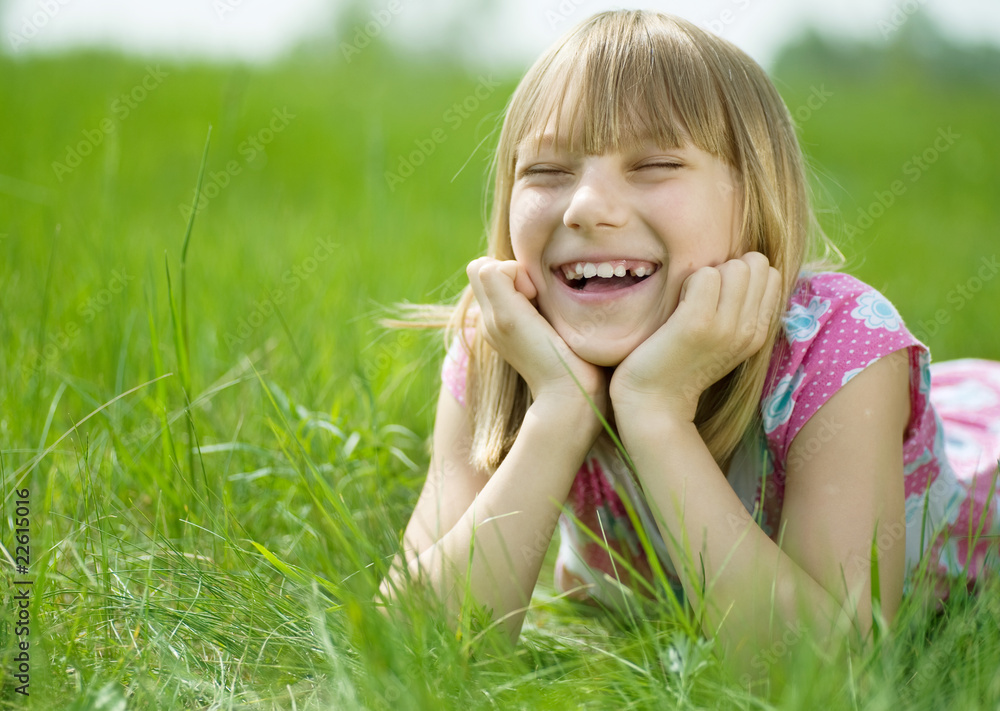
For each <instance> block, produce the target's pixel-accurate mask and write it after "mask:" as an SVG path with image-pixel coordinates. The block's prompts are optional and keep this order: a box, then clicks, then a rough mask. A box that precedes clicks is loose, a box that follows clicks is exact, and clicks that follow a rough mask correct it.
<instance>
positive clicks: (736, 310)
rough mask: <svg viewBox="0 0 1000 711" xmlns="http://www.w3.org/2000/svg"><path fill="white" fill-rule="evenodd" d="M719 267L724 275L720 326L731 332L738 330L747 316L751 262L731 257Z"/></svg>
mask: <svg viewBox="0 0 1000 711" xmlns="http://www.w3.org/2000/svg"><path fill="white" fill-rule="evenodd" d="M717 269H718V270H719V274H721V275H722V286H721V290H720V293H719V316H718V318H719V324H720V328H723V329H727V330H728V331H729V332H733V331H738V329H740V328H741V327H742V325H743V321H744V319H745V317H746V310H745V308H746V304H747V300H748V296H747V294H748V291H749V287H750V285H751V279H752V276H753V275H752V273H751V267H750V264H748V263H747V262H745V261H744V260H742V259H731V260H729V261H728V262H726V263H725V264H721V265H719V266H718V267H717Z"/></svg>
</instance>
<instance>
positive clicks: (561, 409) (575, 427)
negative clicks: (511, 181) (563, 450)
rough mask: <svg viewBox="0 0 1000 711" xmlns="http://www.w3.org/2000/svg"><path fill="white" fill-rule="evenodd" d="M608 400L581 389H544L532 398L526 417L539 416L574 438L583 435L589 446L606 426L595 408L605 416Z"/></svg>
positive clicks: (543, 420) (542, 420) (541, 419)
mask: <svg viewBox="0 0 1000 711" xmlns="http://www.w3.org/2000/svg"><path fill="white" fill-rule="evenodd" d="M588 398H589V399H588ZM606 400H607V398H606V397H602V396H597V397H593V396H590V395H587V394H584V393H583V392H581V391H580V390H575V391H572V392H563V391H557V390H549V391H543V392H541V393H539V394H538V397H536V398H534V399H533V401H532V403H531V406H530V407H529V408H528V412H527V413H526V415H525V419H527V418H528V417H532V418H538V419H539V420H540V421H541V422H545V423H548V424H549V425H550V426H552V427H555V428H557V429H559V430H560V431H561V432H565V433H566V436H568V437H570V438H571V439H576V438H581V437H582V438H584V439H586V440H587V441H588V442H589V445H588V449H589V448H590V445H592V444H593V442H594V440H596V439H597V436H598V435H599V434H600V432H601V430H602V428H603V425H602V424H601V420H600V418H599V417H598V414H597V412H595V409H594V408H595V407H596V408H597V410H598V411H600V412H601V413H602V415H603V413H604V412H606V407H605V402H606Z"/></svg>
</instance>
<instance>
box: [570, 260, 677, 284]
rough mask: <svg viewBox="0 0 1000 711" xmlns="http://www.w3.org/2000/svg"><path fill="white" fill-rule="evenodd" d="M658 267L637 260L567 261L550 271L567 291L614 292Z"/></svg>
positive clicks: (649, 273)
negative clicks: (566, 287) (564, 285)
mask: <svg viewBox="0 0 1000 711" xmlns="http://www.w3.org/2000/svg"><path fill="white" fill-rule="evenodd" d="M658 269H659V265H657V264H654V263H653V262H647V261H643V260H639V259H615V260H611V261H608V262H569V263H567V264H562V265H560V266H558V267H555V268H554V269H553V270H552V271H553V272H555V274H556V275H557V276H558V277H559V278H560V279H561V280H562V282H563V283H564V284H566V285H567V286H569V287H570V288H571V289H575V290H577V291H585V292H598V291H616V290H619V289H627V288H629V287H631V286H635V285H636V284H638V283H639V282H642V281H645V280H646V279H648V278H649V277H650V276H651V275H652V274H653V273H655V272H656V271H657V270H658Z"/></svg>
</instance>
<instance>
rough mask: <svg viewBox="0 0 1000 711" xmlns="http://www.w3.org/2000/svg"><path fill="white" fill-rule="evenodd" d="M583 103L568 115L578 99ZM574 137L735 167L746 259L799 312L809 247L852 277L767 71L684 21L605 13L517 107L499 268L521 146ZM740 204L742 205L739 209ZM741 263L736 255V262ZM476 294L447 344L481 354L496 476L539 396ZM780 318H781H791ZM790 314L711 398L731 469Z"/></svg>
mask: <svg viewBox="0 0 1000 711" xmlns="http://www.w3.org/2000/svg"><path fill="white" fill-rule="evenodd" d="M571 86H572V87H573V88H574V90H576V93H575V94H574V101H573V104H572V105H571V106H569V107H567V106H565V99H566V96H567V92H568V90H569V88H570V87H571ZM564 112H566V113H567V118H568V123H567V125H569V126H571V127H573V128H574V130H572V131H570V136H568V137H567V139H568V140H570V141H573V140H580V141H581V142H582V148H583V150H584V151H585V152H586V153H588V154H601V153H603V152H606V151H618V150H627V149H629V148H631V147H633V146H632V143H634V142H636V141H638V140H640V139H641V138H642V137H651V138H653V139H654V140H656V141H657V143H659V144H661V145H662V146H664V147H672V146H678V145H681V144H683V143H684V142H686V141H690V142H691V143H693V144H694V145H695V146H697V147H698V148H701V149H702V150H704V151H706V152H708V153H711V154H712V155H714V156H716V157H718V158H720V159H721V160H723V161H725V162H726V163H727V164H729V165H730V166H732V167H733V168H734V169H735V171H736V173H737V175H738V176H739V181H738V183H737V188H736V189H737V191H741V192H742V196H741V197H742V201H741V207H742V211H741V214H742V224H741V227H740V242H739V245H740V249H741V252H740V254H742V253H745V252H748V251H759V252H761V253H763V254H764V255H765V256H767V258H768V259H769V260H770V263H771V265H772V266H774V267H775V268H776V269H777V270H778V271H779V272H780V273H781V274H782V277H783V279H782V293H781V300H780V302H779V303H781V304H787V303H788V298H789V297H790V296H791V292H792V289H793V288H794V285H795V282H796V279H797V277H798V274H799V271H800V269H801V268H802V266H803V264H804V261H805V259H806V250H807V245H808V244H810V237H811V238H812V240H811V241H812V246H814V247H819V248H820V252H819V253H818V254H816V255H815V256H816V257H817V259H816V260H815V261H814V262H813V263H812V264H810V266H811V267H813V268H820V267H821V268H826V269H833V268H838V267H839V266H840V265H841V264H842V261H840V262H835V261H832V260H831V256H832V255H837V256H839V257H840V259H841V260H842V256H841V255H840V254H839V252H838V251H837V250H836V247H834V246H833V245H832V243H830V242H829V240H827V239H826V237H825V235H823V233H822V231H821V230H820V229H819V226H818V224H817V222H816V219H815V216H814V214H813V212H812V210H811V208H810V206H809V197H808V188H807V181H806V175H805V169H804V166H803V159H802V154H801V151H800V149H799V145H798V141H797V139H796V136H795V129H794V126H793V124H792V120H791V117H790V115H789V112H788V109H787V108H786V107H785V104H784V102H783V101H782V100H781V97H780V96H779V95H778V93H777V91H776V89H775V88H774V85H773V84H772V83H771V81H770V79H769V78H768V77H767V75H766V74H765V73H764V71H763V69H761V68H760V66H759V65H758V64H757V63H756V62H754V61H753V60H752V59H751V58H750V57H748V56H747V55H746V54H745V53H744V52H742V51H741V50H740V49H738V48H737V47H735V46H734V45H732V44H730V43H729V42H727V41H725V40H723V39H721V38H719V37H716V36H714V35H712V34H710V33H708V32H705V31H704V30H701V29H700V28H698V27H697V26H695V25H693V24H691V23H689V22H687V21H685V20H682V19H679V18H675V17H671V16H667V15H663V14H659V13H653V12H647V11H641V10H628V11H612V12H604V13H600V14H598V15H595V16H594V17H591V18H590V19H588V20H586V21H584V22H583V23H581V24H580V25H578V26H577V27H575V28H573V29H572V30H570V31H569V32H568V33H567V34H566V36H565V37H563V38H562V39H561V40H560V41H558V42H557V43H556V44H555V45H554V46H553V47H551V48H550V49H549V50H548V51H547V52H546V53H545V54H543V55H542V56H541V57H540V58H539V59H538V61H536V62H535V64H534V65H533V66H532V67H531V68H530V69H529V70H528V72H527V74H525V76H524V78H523V79H522V80H521V83H520V84H519V85H518V87H517V90H516V91H515V92H514V95H513V97H512V98H511V100H510V103H509V104H508V107H507V111H506V115H505V118H504V123H503V127H502V129H501V132H500V137H499V142H498V146H497V151H496V154H495V156H494V165H493V171H494V178H493V180H494V184H493V202H492V210H491V216H490V221H489V226H488V231H489V233H488V246H487V254H488V256H491V257H494V258H496V259H513V258H514V255H513V251H512V248H511V240H510V224H509V207H510V197H511V189H512V184H513V175H514V162H515V159H516V152H517V149H518V146H519V145H521V144H522V143H523V142H526V141H531V140H536V141H537V140H539V139H540V137H541V133H542V130H543V128H544V127H545V126H546V125H547V124H548V122H549V119H550V118H552V117H555V119H556V125H557V126H559V125H562V119H563V113H564ZM738 204H740V201H738ZM733 256H736V255H733ZM473 306H474V299H473V295H472V291H471V289H470V288H468V287H467V288H466V289H465V291H464V292H463V293H462V294H461V296H460V297H459V300H458V303H457V304H456V306H455V307H454V309H453V311H452V314H451V319H450V323H449V326H448V329H447V333H446V338H447V339H448V340H449V341H450V340H451V339H453V338H455V337H458V338H461V339H462V341H463V343H464V344H465V346H466V348H467V350H468V351H469V354H470V358H469V368H468V374H467V386H466V387H467V389H466V393H467V394H466V401H467V403H468V406H469V407H470V408H471V416H472V421H473V431H474V436H473V452H472V460H473V463H474V464H475V465H476V466H478V467H481V468H483V469H487V470H494V469H495V468H496V467H498V466H499V464H500V462H502V461H503V459H504V457H505V456H506V455H507V453H508V452H509V451H510V448H511V446H512V445H513V443H514V439H515V438H516V437H517V433H518V431H519V429H520V427H521V422H522V420H523V419H524V415H525V412H526V410H527V408H528V406H529V405H530V403H531V393H530V392H529V390H528V387H527V384H526V383H525V382H524V380H523V379H522V378H521V377H520V375H519V374H518V373H517V371H515V370H514V368H512V367H511V366H510V365H509V364H508V363H507V362H506V361H504V360H503V358H501V357H500V355H499V354H498V353H497V352H496V351H494V350H493V348H491V347H490V345H489V344H488V343H487V342H486V340H485V338H484V334H483V332H482V329H474V335H473V336H472V338H471V341H469V340H468V339H467V337H466V330H467V329H468V330H473V329H470V326H474V325H475V323H476V312H475V310H474V309H473ZM779 311H781V310H780V309H779ZM779 315H780V313H779V314H778V315H776V316H775V318H774V319H773V321H772V323H771V326H770V329H769V331H768V337H767V342H766V343H765V345H764V347H763V348H761V350H760V351H759V352H757V353H756V354H755V355H753V356H752V357H750V358H749V359H747V360H746V361H744V362H743V363H741V364H740V365H739V366H737V367H736V368H735V369H734V370H733V371H732V372H730V373H729V374H728V375H726V376H725V377H723V378H721V379H720V380H719V381H718V382H716V383H715V384H714V385H712V386H711V387H709V388H708V389H707V390H706V391H705V392H704V393H703V394H702V396H701V399H700V401H699V405H698V409H697V414H696V417H695V424H696V426H697V428H698V430H699V432H700V434H701V436H702V438H703V439H704V441H705V443H706V445H707V446H708V449H709V451H710V452H711V453H712V456H713V457H714V458H715V460H716V462H718V463H719V465H720V467H723V470H725V467H726V466H727V463H728V461H729V459H730V457H731V455H732V453H733V451H734V450H735V449H736V447H737V445H738V444H739V442H740V440H741V439H742V437H743V435H744V434H745V433H746V432H747V431H748V430H749V428H750V426H751V425H752V424H753V423H754V422H755V418H756V417H758V416H759V413H758V404H759V400H760V396H761V393H762V391H763V388H764V385H765V382H764V381H765V378H766V375H767V372H768V366H769V364H770V359H771V353H772V350H773V349H774V346H775V343H776V341H777V339H778V336H779V333H780V320H779V318H778V316H779Z"/></svg>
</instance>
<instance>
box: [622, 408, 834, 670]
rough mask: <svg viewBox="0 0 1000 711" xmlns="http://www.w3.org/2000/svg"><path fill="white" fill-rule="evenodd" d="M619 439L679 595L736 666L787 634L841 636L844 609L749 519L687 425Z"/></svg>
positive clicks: (642, 429) (647, 428) (659, 426)
mask: <svg viewBox="0 0 1000 711" xmlns="http://www.w3.org/2000/svg"><path fill="white" fill-rule="evenodd" d="M620 434H621V436H622V439H623V442H624V445H625V447H626V449H627V451H628V452H629V455H630V456H631V458H632V461H633V462H634V464H635V467H636V470H637V473H638V476H639V479H640V481H641V483H642V486H643V488H644V491H645V493H646V496H647V498H648V499H649V501H650V503H651V504H652V506H653V510H654V511H655V512H656V514H657V520H658V521H659V522H660V527H661V532H662V533H663V538H664V540H665V542H666V545H667V550H668V553H669V554H670V556H671V558H672V560H673V562H674V564H675V568H676V569H677V571H678V574H679V576H680V578H681V581H682V583H683V585H684V590H685V593H686V595H687V598H688V599H689V600H690V601H691V604H692V605H693V607H694V608H695V611H696V613H700V618H701V619H702V620H703V625H704V630H705V632H706V634H709V635H711V636H714V637H718V638H719V641H720V642H721V646H722V649H723V650H724V654H726V655H727V656H729V657H730V658H731V659H732V660H733V661H734V662H735V663H736V666H737V668H741V669H742V670H745V671H748V670H749V669H748V666H749V663H750V662H751V660H752V657H753V655H754V654H755V652H756V651H757V650H759V649H762V648H764V647H766V646H767V645H768V644H769V643H770V641H771V640H773V639H779V638H784V639H786V640H787V639H788V638H789V633H791V636H792V637H795V638H796V639H798V638H801V636H802V635H801V631H802V630H803V629H804V628H808V629H809V630H810V631H811V632H813V633H815V634H818V635H819V636H820V638H823V637H824V636H825V635H828V634H833V633H835V632H836V631H843V628H844V626H845V623H849V620H848V618H847V616H846V615H845V614H844V605H842V604H841V603H840V602H839V601H838V600H837V599H835V598H834V597H833V596H832V595H831V594H830V593H829V592H828V591H827V590H825V589H824V588H823V587H822V586H821V585H820V584H819V583H818V582H817V581H816V580H815V579H813V578H812V577H811V576H810V575H808V574H807V573H806V572H805V571H804V570H803V569H802V568H801V567H800V566H799V565H797V564H796V563H795V561H793V560H792V559H791V558H790V557H789V556H788V555H786V554H785V553H783V552H782V551H781V550H780V548H779V547H778V546H777V545H776V544H775V543H774V542H773V541H772V540H771V539H770V538H769V537H768V536H767V535H766V534H765V533H764V532H763V531H762V530H761V528H760V527H759V526H757V524H756V523H755V522H754V521H753V520H752V519H751V517H750V516H749V514H748V513H747V511H746V509H745V508H744V506H743V504H742V503H741V502H740V500H739V498H738V497H737V495H736V493H735V492H734V491H733V489H732V487H731V486H730V485H729V483H728V481H727V480H726V478H725V476H724V475H723V473H722V471H721V470H720V469H719V467H718V465H717V464H716V462H715V460H714V459H713V458H712V456H711V454H710V452H709V450H708V448H707V447H706V446H705V443H704V441H703V440H702V439H701V436H700V435H699V434H698V431H697V429H696V428H695V426H694V425H693V424H692V423H690V422H687V423H672V422H670V421H664V422H651V421H650V420H648V419H647V420H646V421H645V422H644V423H643V424H642V425H641V426H636V427H633V428H631V429H629V428H625V429H624V430H623V431H621V432H620ZM702 576H704V579H703V578H702ZM734 656H735V658H733V657H734Z"/></svg>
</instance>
